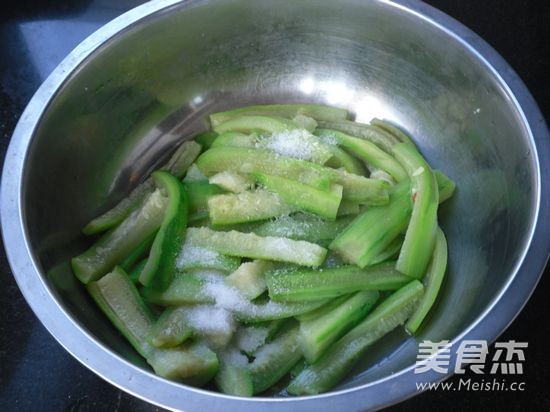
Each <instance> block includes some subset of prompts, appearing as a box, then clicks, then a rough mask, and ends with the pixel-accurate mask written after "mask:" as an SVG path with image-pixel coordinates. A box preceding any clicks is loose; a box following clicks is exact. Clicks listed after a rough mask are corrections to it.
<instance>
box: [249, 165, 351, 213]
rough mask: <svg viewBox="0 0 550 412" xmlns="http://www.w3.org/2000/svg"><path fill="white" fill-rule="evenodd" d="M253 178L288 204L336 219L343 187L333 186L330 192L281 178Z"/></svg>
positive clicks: (263, 175)
mask: <svg viewBox="0 0 550 412" xmlns="http://www.w3.org/2000/svg"><path fill="white" fill-rule="evenodd" d="M252 176H254V178H255V179H256V180H257V181H258V182H259V183H261V184H262V185H263V186H265V187H266V188H267V189H268V190H271V191H273V192H275V193H277V194H278V195H279V196H280V197H281V199H282V200H283V201H284V202H285V203H286V204H288V205H290V206H294V207H295V208H297V209H300V210H304V211H306V212H311V213H314V214H316V215H319V216H321V217H324V218H326V219H328V220H335V219H336V215H337V214H338V207H339V206H340V201H341V200H342V186H340V185H333V186H332V188H331V189H330V190H329V191H323V190H319V189H315V188H314V187H311V186H308V185H304V184H303V183H299V182H295V181H293V180H290V179H285V178H284V177H280V176H270V175H265V174H262V173H253V174H252Z"/></svg>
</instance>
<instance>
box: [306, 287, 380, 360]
mask: <svg viewBox="0 0 550 412" xmlns="http://www.w3.org/2000/svg"><path fill="white" fill-rule="evenodd" d="M378 297H379V293H378V291H375V290H371V291H363V292H357V293H356V294H354V295H353V296H351V297H348V298H347V299H346V300H345V301H344V302H342V303H341V304H339V305H338V306H337V307H336V308H334V309H332V310H331V311H330V312H328V313H325V314H323V315H322V316H319V317H318V318H316V319H311V320H309V321H301V322H300V335H299V342H300V348H301V349H302V353H303V354H304V357H305V358H306V361H307V362H308V363H314V362H315V361H316V360H317V359H319V357H320V356H321V355H322V354H323V353H324V352H325V351H326V350H327V349H328V347H329V346H330V345H331V344H332V343H334V342H335V341H336V340H337V339H339V338H340V337H341V336H342V335H344V334H345V333H346V332H347V331H348V330H350V329H351V328H353V327H354V326H355V325H357V323H359V322H360V321H361V320H363V318H364V317H365V316H366V314H367V313H368V312H369V311H370V310H371V309H372V307H373V306H374V304H375V303H376V301H377V300H378Z"/></svg>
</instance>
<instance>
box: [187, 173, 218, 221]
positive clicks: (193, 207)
mask: <svg viewBox="0 0 550 412" xmlns="http://www.w3.org/2000/svg"><path fill="white" fill-rule="evenodd" d="M183 186H184V187H185V191H186V192H187V195H188V198H189V214H190V215H191V214H195V213H197V212H202V211H207V210H208V199H210V198H211V197H212V196H215V195H219V194H222V193H224V191H223V190H222V189H220V188H219V187H218V186H216V185H212V184H210V183H208V182H207V181H206V182H184V183H183Z"/></svg>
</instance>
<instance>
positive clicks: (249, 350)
mask: <svg viewBox="0 0 550 412" xmlns="http://www.w3.org/2000/svg"><path fill="white" fill-rule="evenodd" d="M289 322H291V320H290V319H277V320H272V321H268V322H260V323H253V324H251V325H246V326H241V327H240V328H239V329H238V330H237V332H236V333H235V345H236V347H237V348H238V349H239V350H240V351H241V352H243V353H246V354H247V355H248V356H252V355H254V353H255V352H256V350H258V349H259V348H260V347H262V346H263V345H264V344H266V343H268V342H270V341H271V340H272V339H273V338H274V337H275V336H276V335H277V334H278V333H279V331H280V330H281V329H282V328H284V327H285V326H286V325H287V324H288V323H289Z"/></svg>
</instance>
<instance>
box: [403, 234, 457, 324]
mask: <svg viewBox="0 0 550 412" xmlns="http://www.w3.org/2000/svg"><path fill="white" fill-rule="evenodd" d="M446 268H447V240H446V239H445V235H444V234H443V231H442V230H441V229H440V228H437V233H436V238H435V246H434V252H433V256H432V260H431V262H430V266H429V267H428V271H427V272H426V276H424V279H422V282H423V283H424V289H425V292H424V296H423V297H422V299H421V300H420V304H419V305H418V307H417V308H416V310H415V311H414V313H413V314H412V316H411V318H410V319H409V321H408V322H407V324H406V325H405V327H406V328H407V330H408V331H409V332H411V333H415V332H416V331H417V330H418V328H419V327H420V325H421V324H422V321H423V320H424V319H425V318H426V315H427V314H428V312H429V311H430V309H431V307H432V306H433V304H434V303H435V299H436V298H437V294H438V293H439V289H440V287H441V284H442V283H443V278H444V276H445V269H446Z"/></svg>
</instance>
